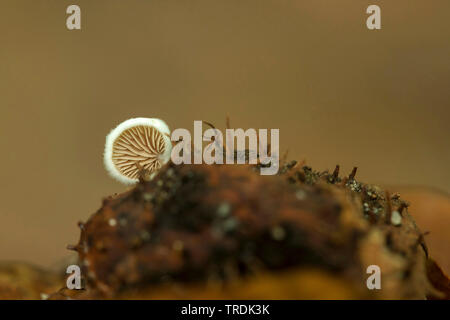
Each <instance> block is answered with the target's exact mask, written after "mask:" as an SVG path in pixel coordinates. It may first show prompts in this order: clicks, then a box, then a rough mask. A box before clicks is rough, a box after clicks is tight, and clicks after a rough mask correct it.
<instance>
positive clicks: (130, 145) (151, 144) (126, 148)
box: [104, 118, 172, 183]
mask: <svg viewBox="0 0 450 320" xmlns="http://www.w3.org/2000/svg"><path fill="white" fill-rule="evenodd" d="M169 135H170V131H169V129H168V127H167V125H166V124H165V123H164V122H163V121H162V120H159V119H147V118H136V119H129V120H127V121H125V122H123V123H122V124H120V125H119V126H118V127H117V128H115V129H114V130H112V131H111V133H110V134H109V135H108V137H107V139H106V147H105V158H104V160H105V166H106V168H107V170H108V171H109V173H110V174H111V175H112V176H113V177H114V178H116V179H118V180H119V181H121V182H124V183H135V182H137V181H138V180H139V174H140V172H141V170H145V172H146V173H147V174H148V175H149V177H150V178H152V177H153V176H154V175H155V174H156V172H158V171H159V170H160V169H161V167H162V166H163V165H164V164H165V163H167V162H168V161H169V159H170V153H171V149H172V144H171V141H170V138H169Z"/></svg>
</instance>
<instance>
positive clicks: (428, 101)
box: [0, 0, 450, 266]
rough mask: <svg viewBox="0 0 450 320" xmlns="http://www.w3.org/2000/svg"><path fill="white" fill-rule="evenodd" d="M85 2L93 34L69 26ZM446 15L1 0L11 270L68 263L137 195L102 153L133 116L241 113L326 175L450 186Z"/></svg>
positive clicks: (0, 235) (347, 6)
mask: <svg viewBox="0 0 450 320" xmlns="http://www.w3.org/2000/svg"><path fill="white" fill-rule="evenodd" d="M73 3H75V4H78V5H79V6H80V7H81V10H82V30H81V31H69V30H67V29H66V25H65V20H66V17H67V15H66V13H65V11H66V7H67V6H68V5H70V4H73ZM369 4H378V5H380V7H381V10H382V12H381V13H382V29H381V30H379V31H369V30H368V29H367V28H366V25H365V20H366V17H367V15H366V13H365V10H366V8H367V6H368V5H369ZM449 17H450V1H448V0H433V1H426V0H420V1H415V0H396V1H378V0H372V1H365V0H361V1H356V0H341V1H331V0H329V1H324V0H320V1H319V0H308V1H300V0H251V1H250V0H214V1H213V0H204V1H195V0H191V1H182V0H177V1H170V0H169V1H168V0H153V1H150V0H149V1H137V0H133V1H130V0H128V1H120V0H108V1H106V0H96V1H81V0H76V1H75V0H74V1H55V0H53V1H50V0H46V1H44V0H39V1H31V0H28V1H20V0H3V1H1V2H0V108H1V109H0V110H1V114H0V116H1V118H0V128H1V134H0V144H1V150H2V151H1V157H0V179H1V180H0V181H1V182H0V188H1V190H0V191H1V193H0V194H1V200H0V260H5V259H7V260H15V259H21V260H23V259H25V260H27V261H32V262H35V263H38V264H41V265H45V266H49V265H52V264H54V263H55V262H57V261H58V260H59V259H61V258H62V257H65V256H67V255H69V254H70V253H69V252H67V250H66V249H65V245H66V244H68V243H75V242H76V241H77V240H78V234H79V231H78V228H77V227H76V222H77V221H78V220H86V219H87V218H88V217H89V215H90V214H92V213H93V212H95V211H96V210H97V209H98V208H99V206H100V203H101V199H102V197H103V196H107V195H109V194H112V193H114V192H121V191H123V190H124V189H125V187H124V186H122V185H120V184H119V183H117V182H115V181H113V180H112V179H111V178H110V177H109V176H107V174H106V172H105V170H104V169H103V165H102V152H103V146H104V139H105V135H106V134H107V133H108V132H109V130H110V129H112V128H113V127H114V126H116V125H117V124H118V123H120V122H121V121H123V120H125V119H127V118H130V117H136V116H143V117H159V118H162V119H164V120H165V121H166V122H167V123H168V124H169V126H170V127H171V128H172V129H173V128H177V127H185V128H188V129H190V128H192V123H193V120H200V119H201V120H206V121H209V122H212V123H214V124H215V125H216V126H217V127H219V128H222V129H223V128H224V126H225V117H226V115H229V116H230V118H231V126H232V127H242V128H250V127H251V128H279V129H280V139H281V141H280V145H281V149H282V150H287V149H289V152H290V153H289V156H290V158H297V159H306V160H307V162H308V163H309V164H310V165H312V166H313V167H315V168H317V169H327V168H331V169H332V168H334V165H335V164H337V163H339V164H341V166H342V169H343V171H344V172H349V171H350V170H351V168H352V167H353V166H354V165H356V166H358V167H359V171H358V178H359V179H362V180H364V181H366V182H371V183H379V184H388V185H411V186H426V187H433V188H439V189H441V190H443V191H444V192H449V191H450V173H449V170H448V163H449V161H450V152H449V138H450V132H449V129H448V125H449V120H450V110H449V107H450V90H449V85H450V61H449V57H450V41H449V39H450V19H449ZM430 236H432V235H430Z"/></svg>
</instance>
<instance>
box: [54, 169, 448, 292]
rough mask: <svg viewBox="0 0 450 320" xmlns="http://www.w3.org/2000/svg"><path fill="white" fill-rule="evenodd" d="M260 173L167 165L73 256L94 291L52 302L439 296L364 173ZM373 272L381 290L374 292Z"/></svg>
mask: <svg viewBox="0 0 450 320" xmlns="http://www.w3.org/2000/svg"><path fill="white" fill-rule="evenodd" d="M258 172H259V170H258V169H257V168H255V167H251V166H207V165H182V166H170V165H169V166H166V167H165V168H163V170H162V171H161V172H160V173H159V174H158V176H157V177H156V178H155V179H153V180H151V181H141V182H140V183H139V184H138V185H137V186H136V187H134V188H133V189H132V190H130V191H127V192H125V193H123V194H120V195H116V196H113V197H109V198H107V199H105V200H104V201H103V206H102V207H101V208H100V209H99V211H97V212H96V213H95V214H94V215H92V216H91V217H90V219H89V220H88V221H87V222H86V223H81V224H80V228H81V236H80V241H79V243H78V244H77V245H76V246H74V247H73V249H75V250H76V251H77V252H78V254H79V259H80V265H82V268H83V274H84V275H85V276H86V279H85V280H86V290H84V291H82V292H67V291H68V290H65V291H64V290H63V291H61V292H59V293H58V294H55V295H53V296H52V297H51V298H55V299H57V298H65V297H75V298H83V299H84V298H131V297H132V298H143V299H146V298H289V299H302V298H319V299H320V298H323V299H328V298H343V299H345V298H364V299H366V298H369V299H370V298H373V299H424V298H426V297H427V296H439V293H438V292H437V291H436V290H435V289H434V288H433V286H432V285H431V284H430V282H429V280H428V277H427V272H426V261H427V248H426V245H425V242H424V237H423V234H422V233H421V231H420V230H419V229H418V228H417V226H416V225H415V223H414V221H413V219H412V218H411V216H410V215H409V213H408V210H407V206H408V204H407V203H406V202H404V201H403V200H401V199H400V198H399V196H398V195H395V194H394V195H390V194H389V193H387V192H385V191H384V190H382V189H380V188H378V187H376V186H370V185H366V184H363V183H360V182H358V181H357V180H356V179H355V173H356V170H355V171H353V172H352V173H351V174H350V175H349V176H345V177H344V178H340V177H339V167H337V168H336V170H335V171H334V172H333V173H329V172H315V171H313V170H312V169H311V168H309V167H306V166H302V165H300V164H297V163H296V162H290V163H286V164H284V165H283V166H282V168H281V170H280V174H279V175H278V176H260V175H259V173H258ZM373 264H375V265H378V266H380V268H381V271H382V277H381V279H382V290H368V289H367V287H366V279H367V277H368V275H367V274H366V268H367V267H368V266H369V265H373ZM318 288H322V289H318ZM441 297H442V296H441Z"/></svg>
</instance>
